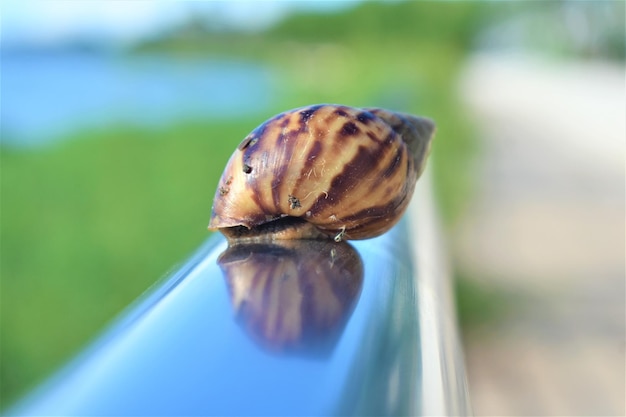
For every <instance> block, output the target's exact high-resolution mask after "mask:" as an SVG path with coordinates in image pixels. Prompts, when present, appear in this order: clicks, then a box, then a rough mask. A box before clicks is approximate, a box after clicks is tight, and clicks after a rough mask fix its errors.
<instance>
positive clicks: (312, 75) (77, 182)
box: [0, 1, 624, 407]
mask: <svg viewBox="0 0 626 417" xmlns="http://www.w3.org/2000/svg"><path fill="white" fill-rule="evenodd" d="M259 7H261V6H259ZM585 7H591V6H589V5H588V4H583V5H578V6H576V5H571V4H569V3H562V2H550V3H536V2H531V3H530V4H523V3H514V4H494V3H492V2H445V3H433V2H413V1H394V2H387V3H377V2H364V3H361V2H354V3H352V4H350V5H348V6H346V7H344V8H341V9H340V10H337V11H334V12H332V13H331V12H311V11H300V12H297V13H292V14H289V15H288V16H286V17H285V18H283V19H281V20H279V21H278V22H277V23H275V24H274V25H271V26H269V27H267V28H264V29H261V30H254V31H250V30H245V28H241V27H235V26H229V25H227V24H224V22H223V21H221V20H220V19H218V18H211V16H207V15H197V16H196V15H190V17H189V19H186V20H185V21H184V22H183V23H181V24H179V25H177V26H174V27H170V28H168V29H167V30H164V31H162V32H160V33H159V34H158V35H152V36H150V37H146V38H143V39H141V40H140V41H137V42H134V43H132V44H125V45H123V46H119V47H116V46H115V45H114V46H113V47H111V45H108V44H105V45H102V44H100V43H98V42H95V43H94V42H92V41H91V40H87V41H85V40H83V39H76V40H74V42H70V43H68V44H65V45H61V46H53V47H47V48H44V49H42V48H37V49H36V50H33V49H32V48H31V49H28V48H26V51H23V50H20V48H14V49H15V50H12V49H10V48H7V47H6V46H5V45H3V49H2V54H3V57H2V61H3V64H2V65H3V67H4V66H5V65H7V66H8V65H9V64H10V63H11V59H12V57H13V56H20V57H23V56H25V55H26V56H28V57H31V56H36V55H38V54H39V55H41V54H43V55H45V56H57V55H58V56H61V57H62V56H65V55H67V54H83V55H84V54H88V55H93V54H95V55H98V56H105V57H106V59H107V60H114V61H115V62H116V63H121V64H120V65H125V64H124V63H128V65H134V64H133V63H135V62H137V60H138V59H141V57H146V56H148V57H153V56H158V57H160V59H161V60H165V61H171V62H179V63H183V64H184V63H185V62H197V60H198V59H208V60H210V61H211V62H219V61H220V60H227V61H228V62H235V63H237V62H239V63H248V62H253V63H256V64H259V65H261V66H262V67H263V68H265V69H267V70H268V71H269V73H270V77H269V81H268V83H269V90H268V91H269V93H264V94H263V95H262V96H259V95H258V94H257V95H256V96H255V95H251V96H250V98H249V100H248V101H247V103H246V102H245V97H246V92H245V91H243V92H239V93H243V97H244V101H242V106H243V104H246V106H250V105H252V107H253V108H254V110H252V111H248V110H246V111H243V110H242V111H241V112H237V111H231V112H230V114H228V115H226V116H224V117H216V116H212V115H211V114H210V112H207V114H206V115H203V114H201V112H200V114H199V113H197V112H196V113H193V114H189V115H182V116H181V117H178V118H175V119H174V120H169V118H167V117H165V119H167V120H166V121H165V122H162V123H148V124H146V123H135V120H134V119H133V117H135V116H137V119H140V117H139V116H138V115H141V113H142V112H149V110H144V109H142V108H141V107H140V106H139V107H137V108H135V109H134V111H136V113H137V115H133V114H130V115H127V116H129V117H128V118H127V119H124V121H121V122H120V121H115V120H106V121H105V122H104V123H100V124H96V125H89V123H86V124H83V123H81V122H82V121H83V120H81V118H82V115H81V113H80V111H79V112H76V114H75V119H76V120H71V121H70V128H69V129H65V130H63V131H62V132H61V133H58V132H53V133H49V132H45V131H44V132H38V133H37V134H36V135H39V136H38V138H37V139H36V140H34V142H32V141H27V140H26V139H25V138H23V137H22V135H25V134H23V133H22V132H21V131H20V129H19V128H17V127H15V126H12V125H11V123H10V122H11V120H9V117H8V116H7V113H5V109H11V107H12V106H13V104H14V103H13V102H12V101H11V100H10V99H7V96H6V88H8V87H9V85H8V83H9V81H10V80H11V78H10V77H11V76H12V75H11V74H10V73H8V74H7V73H6V72H5V73H4V74H3V120H2V148H1V156H0V158H1V159H0V163H1V170H2V172H1V174H2V176H1V187H2V188H1V191H2V211H1V226H0V227H1V229H0V231H1V236H2V247H1V249H2V250H1V254H0V256H1V257H0V262H1V278H2V293H1V296H2V303H1V317H2V322H1V329H0V330H1V339H0V354H1V357H0V360H1V364H2V367H1V372H2V373H1V391H0V397H1V399H2V406H3V407H5V406H6V404H7V402H11V401H13V400H14V399H15V398H16V397H17V396H18V395H20V394H22V393H24V392H25V391H26V390H27V389H29V388H32V387H33V385H34V384H35V383H37V382H38V381H40V380H41V378H42V377H44V376H45V375H47V374H49V373H50V372H51V371H52V370H54V369H55V368H56V367H58V366H59V365H61V364H62V363H63V362H64V361H66V360H67V359H69V358H70V357H71V356H72V355H73V354H75V353H76V352H77V351H78V350H79V349H80V348H81V346H83V345H84V344H85V343H86V342H88V341H89V340H90V339H91V338H92V337H94V335H96V334H97V333H98V332H99V331H100V330H102V328H103V327H104V326H105V325H106V323H107V322H109V321H110V320H111V319H112V318H113V317H115V315H116V314H118V313H119V312H120V311H121V310H122V309H123V308H124V307H126V306H127V305H128V304H129V303H130V302H132V301H133V300H134V299H136V298H137V297H138V296H139V295H140V294H141V293H142V292H143V291H145V290H146V288H148V287H149V286H150V285H152V284H153V283H154V282H155V280H157V279H158V278H159V277H163V276H165V275H166V274H167V272H168V271H170V270H172V268H174V267H175V265H176V264H177V263H180V262H183V261H184V260H185V258H186V256H188V255H189V254H190V253H191V252H192V251H193V250H194V249H195V248H196V247H197V246H198V245H199V244H200V243H201V242H202V241H203V240H205V239H206V238H207V236H208V232H207V230H206V225H207V223H208V218H209V214H210V209H211V202H212V197H213V194H214V192H215V188H216V184H217V179H218V177H219V175H220V173H221V171H222V168H223V166H224V165H225V162H226V161H227V158H228V157H229V156H230V154H231V152H232V151H233V150H234V148H235V147H236V145H237V144H238V143H239V142H240V140H241V139H242V138H243V137H244V136H245V135H246V134H247V133H248V132H250V131H251V130H252V129H253V128H254V127H256V126H257V125H258V124H260V123H261V122H262V121H264V120H265V119H267V118H269V117H270V116H272V115H274V114H275V113H278V112H281V111H284V110H287V109H290V108H295V107H299V106H304V105H308V104H311V103H318V102H327V103H341V104H347V105H351V106H378V107H387V108H392V109H397V110H401V111H405V112H410V113H415V114H421V115H426V116H429V117H431V118H433V119H434V120H435V121H436V122H437V124H438V131H437V137H436V140H435V142H434V152H433V157H432V160H431V163H432V168H433V169H434V174H435V175H434V180H435V185H436V192H437V197H438V200H439V205H440V207H441V210H442V213H443V217H444V219H445V221H446V224H447V225H448V226H449V225H451V224H453V222H454V220H455V218H456V217H457V216H458V214H459V212H460V211H462V209H463V205H464V202H465V201H466V199H467V196H468V195H469V193H470V192H471V175H468V173H469V172H471V170H472V164H473V157H474V156H475V155H476V152H477V150H478V149H477V144H476V141H474V140H473V135H474V134H473V127H472V124H471V121H470V120H468V119H467V117H466V115H465V114H464V111H463V108H462V106H461V105H460V103H459V102H458V99H457V96H456V76H457V74H458V71H459V70H460V68H461V66H462V64H463V60H464V58H465V57H466V56H467V54H468V53H470V52H471V51H473V50H475V49H476V48H479V47H481V46H484V45H487V46H489V47H506V45H507V43H506V42H504V41H503V38H507V36H508V37H509V38H511V39H513V40H514V41H515V42H518V43H519V44H520V45H522V46H524V45H532V42H533V37H534V36H538V34H537V32H535V31H534V30H525V29H515V30H514V31H513V33H509V32H508V31H507V30H508V29H506V30H504V29H502V25H501V23H502V22H503V21H504V20H503V19H509V20H511V19H514V20H515V21H516V22H519V24H518V23H516V24H517V26H519V27H523V28H531V29H532V28H534V27H536V26H537V25H541V22H543V21H545V20H548V21H550V22H557V23H558V24H557V25H552V26H551V27H550V28H549V30H553V31H560V32H558V33H559V35H558V36H556V35H555V36H554V37H553V39H555V42H554V43H553V44H551V45H550V46H549V47H550V49H551V50H550V51H549V52H551V53H556V54H560V55H565V56H566V55H578V56H601V57H607V58H617V59H623V58H624V39H623V37H622V36H621V35H622V33H623V32H620V30H622V31H623V28H622V27H620V26H619V24H617V25H613V26H612V24H611V20H610V19H609V20H607V22H608V23H607V24H606V25H605V26H606V33H604V35H603V36H605V38H606V40H596V39H591V40H589V39H587V40H585V39H581V40H579V42H578V47H577V48H575V49H572V48H571V45H572V42H570V41H569V40H568V41H567V42H561V43H560V44H559V42H558V38H559V37H560V38H563V39H567V38H568V36H570V37H571V36H577V35H576V34H572V33H571V30H569V29H568V22H569V21H570V20H572V19H574V20H575V19H576V18H577V17H576V16H577V15H576V13H577V10H578V9H576V8H585ZM570 8H572V10H573V11H572V10H569V9H570ZM615 9H617V12H618V13H619V11H620V10H621V13H622V14H623V3H621V2H613V5H610V6H609V7H605V8H602V7H600V8H594V9H593V10H594V12H593V13H591V16H592V18H594V19H603V18H605V17H606V16H607V13H608V14H609V15H611V14H613V13H616V10H615ZM584 15H585V16H587V15H589V13H586V14H584ZM572 16H574V17H572ZM517 26H516V27H517ZM541 26H542V27H543V25H541ZM614 26H615V27H614ZM508 27H509V26H507V28H508ZM566 46H567V47H566ZM22 49H24V48H22ZM15 54H17V55H15ZM20 54H21V55H20ZM152 69H153V68H151V67H149V66H148V67H146V69H145V71H146V74H145V76H146V77H149V76H150V73H149V71H151V70H152ZM4 71H5V70H4V68H3V72H4ZM38 71H40V73H41V74H42V80H43V82H48V83H50V82H54V79H53V78H50V79H46V71H47V68H46V67H40V68H38ZM13 76H14V75H13ZM18 78H19V75H18ZM7 79H8V80H9V81H7ZM22 88H24V89H36V88H37V86H36V85H30V86H29V85H26V86H23V87H22ZM22 91H26V90H22ZM137 91H139V90H137ZM179 93H181V94H182V95H185V94H192V93H193V94H196V93H198V92H192V91H185V90H184V87H181V91H179ZM202 93H203V94H204V93H206V94H207V95H206V97H205V99H206V100H208V101H210V100H211V99H212V97H211V94H212V93H211V91H206V92H202ZM233 93H234V91H233ZM90 94H91V91H90V90H89V89H87V90H85V91H82V92H81V91H73V92H72V91H70V92H67V95H66V94H65V93H64V92H63V91H60V92H59V93H58V95H57V96H56V97H55V100H54V101H53V102H51V103H50V104H49V109H45V108H44V109H42V108H41V107H38V106H34V105H35V103H34V102H32V103H30V104H31V105H33V106H34V110H33V113H36V112H42V111H43V112H46V111H53V109H54V107H55V106H56V105H59V106H61V104H62V103H63V101H64V100H67V99H68V98H69V96H70V95H77V96H78V97H80V98H83V99H85V100H86V99H87V98H88V96H89V95H90ZM126 94H127V96H128V99H129V100H131V98H132V96H133V94H135V92H134V91H133V88H132V86H131V88H130V90H129V91H127V92H126ZM80 98H79V101H80ZM148 100H151V99H150V98H148ZM218 104H219V103H218ZM113 107H115V106H113ZM6 111H8V110H6ZM34 116H36V114H33V117H34ZM156 117H157V118H159V117H161V116H160V115H157V116H156ZM33 123H35V122H33ZM44 130H45V129H44ZM40 138H44V139H41V140H40ZM22 142H24V143H26V142H28V145H24V144H23V143H22ZM33 143H34V144H33ZM463 285H465V284H463ZM463 288H464V290H463V291H461V292H460V294H459V296H460V298H461V300H460V303H459V308H460V309H461V315H462V321H463V323H471V322H472V320H473V318H476V317H477V318H478V320H481V319H482V317H483V315H484V314H485V311H487V313H488V315H491V316H493V315H497V314H499V311H500V305H499V304H498V303H491V302H490V301H489V300H490V299H491V298H490V295H489V294H487V295H485V294H483V293H481V292H480V290H476V289H472V288H469V289H468V288H466V287H463ZM485 297H487V298H485ZM485 308H486V309H487V310H485Z"/></svg>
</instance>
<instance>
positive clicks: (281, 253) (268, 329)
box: [218, 240, 363, 355]
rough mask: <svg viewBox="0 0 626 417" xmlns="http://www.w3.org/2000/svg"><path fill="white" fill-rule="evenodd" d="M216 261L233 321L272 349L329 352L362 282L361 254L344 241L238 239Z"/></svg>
mask: <svg viewBox="0 0 626 417" xmlns="http://www.w3.org/2000/svg"><path fill="white" fill-rule="evenodd" d="M218 264H219V265H220V267H221V268H222V271H223V272H224V276H225V279H226V283H227V285H228V291H229V294H230V300H231V303H232V305H233V310H234V312H235V315H236V317H237V319H238V321H239V322H240V324H241V325H242V326H243V327H244V328H245V329H246V331H247V332H248V334H249V335H250V336H251V337H252V338H253V339H254V340H255V341H256V342H257V343H259V344H260V345H261V346H262V347H264V348H266V349H267V350H270V351H272V352H282V353H305V354H313V355H319V354H322V355H324V354H328V353H330V352H331V351H332V349H333V348H334V346H335V344H336V342H337V340H338V339H339V336H340V335H341V332H342V330H343V328H344V326H345V323H346V322H347V320H348V318H349V316H350V314H351V313H352V310H353V308H354V305H355V304H356V301H357V299H358V296H359V294H360V292H361V286H362V282H363V263H362V261H361V258H360V256H359V255H358V254H357V252H356V251H355V250H354V249H353V248H352V247H351V246H350V245H348V244H347V243H344V242H341V243H335V242H333V241H327V240H294V241H280V242H271V243H255V244H238V245H235V246H231V247H229V248H228V249H227V250H226V251H225V252H224V253H222V255H220V257H219V259H218Z"/></svg>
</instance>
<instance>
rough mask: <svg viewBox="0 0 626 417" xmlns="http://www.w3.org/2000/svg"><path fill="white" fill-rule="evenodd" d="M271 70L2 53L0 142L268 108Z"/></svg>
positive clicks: (236, 63) (245, 64)
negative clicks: (75, 130) (88, 129)
mask: <svg viewBox="0 0 626 417" xmlns="http://www.w3.org/2000/svg"><path fill="white" fill-rule="evenodd" d="M272 80H273V78H272V71H271V69H270V68H268V67H267V66H263V65H261V64H259V63H255V62H250V61H243V60H215V59H193V60H190V59H186V60H173V59H171V58H167V57H164V56H142V57H120V56H110V55H103V54H95V53H86V52H82V53H81V52H63V53H24V52H3V53H2V108H1V115H2V122H1V123H2V124H1V129H2V142H3V143H5V144H6V143H9V144H12V145H37V144H41V143H47V142H50V141H52V140H55V139H56V138H59V137H60V136H61V135H63V134H65V133H68V132H70V131H72V130H74V129H77V128H84V127H105V126H106V125H109V124H114V123H131V124H139V125H148V126H154V125H161V124H168V123H172V122H174V121H178V120H182V119H194V118H200V119H227V118H234V117H241V116H242V115H249V114H255V113H258V112H260V111H262V110H263V109H264V108H266V107H267V106H268V105H270V104H271V97H272V96H273V95H272V91H273V88H272Z"/></svg>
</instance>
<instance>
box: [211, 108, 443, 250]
mask: <svg viewBox="0 0 626 417" xmlns="http://www.w3.org/2000/svg"><path fill="white" fill-rule="evenodd" d="M433 131H434V124H433V123H432V121H430V120H429V119H426V118H419V117H415V116H411V115H408V114H402V113H395V112H391V111H388V110H383V109H358V108H351V107H346V106H338V105H328V104H326V105H316V106H310V107H305V108H299V109H295V110H291V111H288V112H285V113H281V114H279V115H277V116H275V117H273V118H272V119H270V120H268V121H266V122H265V123H263V124H262V125H260V126H259V127H258V128H256V129H255V130H254V131H252V132H251V133H250V134H249V135H248V136H247V137H246V138H245V139H244V140H243V141H242V142H241V144H240V145H239V147H238V148H237V150H236V151H235V153H234V154H233V155H232V157H231V158H230V160H229V162H228V164H227V166H226V168H225V170H224V173H223V175H222V178H221V179H220V181H219V185H218V189H217V191H216V194H215V199H214V203H213V212H212V216H211V221H210V224H209V228H210V229H216V228H219V229H224V228H232V229H233V230H234V231H235V232H232V231H231V232H230V236H232V233H234V234H235V235H237V234H238V233H239V232H237V230H238V229H239V230H243V231H244V232H245V229H251V228H257V227H268V225H269V227H270V228H271V227H272V226H271V225H270V223H271V222H273V221H274V220H277V219H281V218H285V217H290V218H297V219H300V220H297V219H296V220H294V222H293V224H294V225H300V224H306V227H304V228H303V229H306V230H307V231H306V232H305V233H304V234H303V235H304V236H305V237H311V236H313V235H315V234H317V235H319V236H331V237H332V236H335V237H339V239H340V240H341V239H365V238H369V237H373V236H377V235H379V234H381V233H383V232H385V231H386V230H388V229H389V228H391V226H393V224H395V223H396V222H397V221H398V220H399V218H400V216H401V214H402V213H403V212H404V210H405V209H406V206H407V205H408V203H409V201H410V199H411V196H412V193H413V189H414V186H415V182H416V181H417V178H418V177H419V175H420V173H421V171H422V170H423V167H424V165H425V160H426V157H427V155H428V152H429V149H430V141H431V136H432V133H433ZM305 222H306V223H305ZM297 228H298V227H294V229H297ZM223 231H224V230H223ZM225 234H226V235H227V236H229V233H225ZM243 234H245V233H243ZM275 236H276V235H275ZM286 236H292V235H291V234H289V233H287V235H286ZM298 237H302V236H298ZM278 238H280V236H279V237H278Z"/></svg>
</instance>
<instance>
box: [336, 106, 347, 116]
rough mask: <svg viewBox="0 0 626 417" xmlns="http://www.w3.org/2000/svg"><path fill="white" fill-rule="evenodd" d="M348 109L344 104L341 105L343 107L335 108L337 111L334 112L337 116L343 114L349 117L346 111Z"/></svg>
mask: <svg viewBox="0 0 626 417" xmlns="http://www.w3.org/2000/svg"><path fill="white" fill-rule="evenodd" d="M346 109H347V108H346V107H343V106H341V107H337V108H336V109H335V112H334V113H335V114H336V115H337V116H341V117H349V115H348V113H346Z"/></svg>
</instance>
